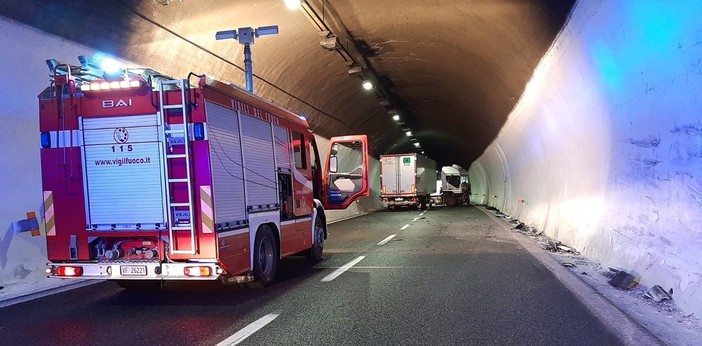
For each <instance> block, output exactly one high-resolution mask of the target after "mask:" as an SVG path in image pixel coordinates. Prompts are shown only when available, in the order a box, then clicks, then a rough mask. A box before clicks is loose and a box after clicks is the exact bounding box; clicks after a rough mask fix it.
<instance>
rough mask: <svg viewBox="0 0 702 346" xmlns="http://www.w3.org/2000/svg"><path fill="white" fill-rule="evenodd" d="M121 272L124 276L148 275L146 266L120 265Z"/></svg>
mask: <svg viewBox="0 0 702 346" xmlns="http://www.w3.org/2000/svg"><path fill="white" fill-rule="evenodd" d="M119 272H120V273H121V274H122V275H124V276H128V275H131V276H144V275H146V266H120V267H119Z"/></svg>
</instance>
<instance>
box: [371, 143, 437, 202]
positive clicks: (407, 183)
mask: <svg viewBox="0 0 702 346" xmlns="http://www.w3.org/2000/svg"><path fill="white" fill-rule="evenodd" d="M380 165H381V166H380V198H381V199H382V201H383V203H384V204H385V205H387V207H388V208H389V209H391V210H393V209H396V208H398V207H403V206H409V207H418V208H421V209H425V208H427V207H428V206H429V205H430V204H431V194H432V193H434V192H435V191H436V162H435V161H434V160H432V159H430V158H428V157H426V156H424V155H421V154H416V153H409V154H391V155H381V156H380Z"/></svg>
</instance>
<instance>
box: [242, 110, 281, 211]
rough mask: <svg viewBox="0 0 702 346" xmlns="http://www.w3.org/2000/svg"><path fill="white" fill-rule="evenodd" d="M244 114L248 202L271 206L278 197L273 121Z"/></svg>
mask: <svg viewBox="0 0 702 346" xmlns="http://www.w3.org/2000/svg"><path fill="white" fill-rule="evenodd" d="M240 116H241V133H242V144H243V148H242V149H243V150H242V151H243V152H244V169H245V176H246V204H247V206H248V207H259V206H261V207H263V208H266V209H270V208H271V207H272V206H273V205H275V204H276V203H277V201H278V196H277V193H278V191H277V188H276V176H275V175H276V168H275V161H274V160H275V158H274V154H273V153H274V147H273V138H272V137H273V135H272V132H271V123H268V122H265V121H262V120H259V119H256V118H254V117H251V116H247V115H245V114H243V113H242V114H241V115H240ZM266 206H271V207H266Z"/></svg>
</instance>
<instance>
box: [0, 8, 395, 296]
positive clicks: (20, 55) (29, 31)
mask: <svg viewBox="0 0 702 346" xmlns="http://www.w3.org/2000/svg"><path fill="white" fill-rule="evenodd" d="M0 32H2V33H3V35H2V36H0V45H2V47H4V53H3V56H2V58H0V61H2V66H3V68H2V69H0V78H1V79H2V80H3V81H4V82H3V87H2V92H1V93H0V104H2V105H3V107H0V123H1V124H2V126H0V130H1V131H3V133H4V135H2V136H0V156H1V157H2V160H0V177H2V179H0V192H1V194H0V196H2V197H1V198H0V225H2V229H0V286H5V287H7V286H10V285H15V284H18V285H35V283H36V282H37V281H40V280H45V276H46V275H45V273H44V269H46V262H47V259H46V242H45V236H44V234H45V232H44V229H43V228H44V225H43V223H42V221H43V220H41V218H42V216H43V206H42V203H43V199H42V192H41V191H42V190H41V166H40V160H39V107H38V101H37V95H38V94H39V93H40V92H41V91H42V90H43V89H44V88H46V87H47V86H48V85H49V77H48V75H49V70H48V68H47V66H46V63H45V60H46V59H48V58H56V59H58V60H59V61H66V62H71V61H75V62H76V64H77V57H78V55H91V54H94V53H95V52H96V51H95V50H94V49H92V48H89V47H86V46H83V45H79V44H76V43H74V42H70V41H67V40H64V39H61V38H59V37H56V36H52V35H48V34H46V33H44V32H41V31H38V30H36V29H33V28H31V27H28V26H25V25H23V24H19V23H17V22H14V21H10V20H7V19H5V18H3V17H0ZM29 43H31V44H29ZM164 72H166V73H168V72H167V71H164ZM316 138H317V143H318V146H319V150H320V155H321V157H322V158H324V157H326V154H327V151H328V146H329V144H328V140H327V139H326V138H323V137H321V136H316ZM322 161H323V159H322ZM370 165H371V167H370V183H371V196H368V197H362V198H360V199H359V200H358V201H357V202H356V203H353V204H352V205H351V206H350V207H349V208H348V209H346V210H340V211H328V215H327V216H328V220H329V221H334V220H341V219H344V218H348V217H352V216H356V215H360V214H363V213H366V212H369V211H373V210H376V209H378V208H381V207H382V205H381V203H380V177H379V174H380V173H379V163H378V160H377V159H371V162H370ZM30 211H33V212H35V213H36V215H37V216H38V218H39V223H40V228H41V234H42V235H41V236H35V237H33V236H31V234H30V233H29V232H17V231H16V230H17V225H16V223H17V221H19V220H22V219H26V217H27V216H26V213H27V212H30ZM331 236H333V234H332V235H331ZM53 281H56V282H58V281H57V280H53ZM27 289H28V290H31V289H32V288H30V287H28V288H27ZM2 292H3V291H2V290H0V296H1V295H2Z"/></svg>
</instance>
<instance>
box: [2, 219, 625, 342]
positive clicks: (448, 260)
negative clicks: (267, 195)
mask: <svg viewBox="0 0 702 346" xmlns="http://www.w3.org/2000/svg"><path fill="white" fill-rule="evenodd" d="M330 233H331V234H330V238H329V239H328V240H327V242H326V244H325V255H324V261H323V262H321V263H319V264H317V265H316V266H310V265H309V264H308V262H307V261H306V260H305V259H303V258H289V259H285V260H283V261H282V263H281V264H280V266H279V277H278V281H277V283H276V284H275V285H273V286H271V287H268V288H264V289H249V288H240V287H232V286H224V285H220V284H218V283H172V284H169V285H167V287H166V288H165V290H164V291H161V292H149V293H131V292H127V291H124V290H122V289H120V288H118V287H117V286H116V285H115V284H114V283H111V282H103V283H99V284H95V285H91V286H88V287H83V288H80V289H76V290H73V291H69V292H64V293H60V294H55V295H52V296H48V297H44V298H41V299H36V300H33V301H29V302H25V303H21V304H17V305H13V306H9V307H6V308H2V309H0V344H4V345H217V344H218V343H220V342H222V341H225V340H226V341H227V342H230V341H233V340H234V339H236V338H238V337H241V336H242V335H244V336H247V337H246V338H245V339H244V340H243V341H241V343H240V344H241V345H617V344H621V342H620V340H619V339H617V337H616V336H615V335H614V334H613V333H612V332H610V330H609V329H608V328H606V327H605V325H604V324H603V323H602V322H600V321H598V320H597V319H596V318H595V317H594V316H593V315H592V314H591V313H590V312H589V311H588V310H587V309H586V308H585V306H584V305H583V304H582V303H581V302H580V301H579V300H577V299H576V297H575V296H574V295H573V294H572V293H571V292H570V291H569V290H568V289H566V288H565V286H563V285H562V284H561V283H560V282H559V281H558V280H557V279H556V277H555V276H554V275H553V274H552V273H551V272H550V271H548V270H547V269H546V267H545V266H544V265H542V264H541V263H540V262H538V261H537V260H536V259H535V258H534V257H533V256H532V255H531V254H530V253H529V252H528V251H527V250H525V249H524V248H523V247H522V246H521V245H520V244H519V243H518V242H517V241H516V240H515V238H514V237H513V235H512V234H510V233H509V231H507V230H505V229H504V228H502V227H499V226H498V225H497V224H496V222H495V221H493V220H492V219H490V218H489V217H488V216H486V215H485V214H484V213H483V212H482V211H480V210H479V209H477V208H475V207H470V206H465V207H455V208H435V209H432V210H429V211H427V212H426V213H423V214H422V212H420V211H409V210H408V211H397V212H378V213H374V214H371V215H367V216H363V217H359V218H355V219H352V220H348V221H344V222H340V223H336V224H333V225H330ZM392 235H394V237H393V238H392V239H390V240H387V239H388V237H390V236H392ZM383 240H385V243H381V244H382V245H378V243H380V242H381V241H383ZM351 261H354V262H356V263H355V265H354V266H352V267H350V269H348V270H347V271H345V272H343V273H341V274H338V276H336V274H334V275H333V276H330V274H332V273H334V272H335V271H336V270H337V269H339V268H341V267H344V266H345V265H347V264H348V263H349V262H351Z"/></svg>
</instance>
